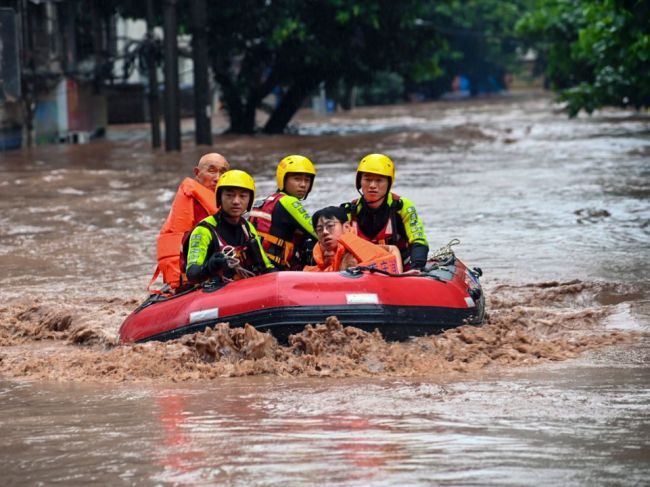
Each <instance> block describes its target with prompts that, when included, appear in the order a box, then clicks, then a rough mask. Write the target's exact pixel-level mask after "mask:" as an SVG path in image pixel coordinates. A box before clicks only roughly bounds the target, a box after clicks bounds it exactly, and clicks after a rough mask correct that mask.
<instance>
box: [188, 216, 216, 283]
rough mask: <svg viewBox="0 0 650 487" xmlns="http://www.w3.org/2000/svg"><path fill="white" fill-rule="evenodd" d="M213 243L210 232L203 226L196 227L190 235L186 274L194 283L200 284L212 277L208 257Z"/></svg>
mask: <svg viewBox="0 0 650 487" xmlns="http://www.w3.org/2000/svg"><path fill="white" fill-rule="evenodd" d="M211 241H212V234H211V233H210V230H208V229H207V228H205V227H202V226H198V227H196V228H195V229H194V230H193V231H192V234H191V235H190V239H189V242H188V244H189V249H188V251H187V265H186V266H185V273H186V274H187V279H188V280H189V281H190V282H192V283H199V282H202V281H205V280H206V279H208V278H209V277H210V269H209V265H208V259H207V255H208V247H209V246H210V242H211Z"/></svg>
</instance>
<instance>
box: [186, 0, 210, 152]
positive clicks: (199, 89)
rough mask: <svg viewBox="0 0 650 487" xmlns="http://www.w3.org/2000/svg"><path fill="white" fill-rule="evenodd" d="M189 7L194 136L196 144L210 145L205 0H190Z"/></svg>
mask: <svg viewBox="0 0 650 487" xmlns="http://www.w3.org/2000/svg"><path fill="white" fill-rule="evenodd" d="M191 9H192V59H193V60H194V120H195V123H194V126H195V132H196V133H195V137H196V143H197V145H200V144H204V145H212V124H211V121H212V120H211V118H212V100H211V98H212V97H211V93H210V83H209V80H208V47H207V39H206V37H207V33H206V17H207V12H206V8H205V0H192V1H191Z"/></svg>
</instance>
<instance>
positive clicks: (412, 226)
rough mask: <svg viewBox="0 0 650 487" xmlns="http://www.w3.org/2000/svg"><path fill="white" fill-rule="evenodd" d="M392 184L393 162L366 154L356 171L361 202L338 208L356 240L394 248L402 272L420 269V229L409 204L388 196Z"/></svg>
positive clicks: (424, 246)
mask: <svg viewBox="0 0 650 487" xmlns="http://www.w3.org/2000/svg"><path fill="white" fill-rule="evenodd" d="M394 182H395V165H394V164H393V161H392V160H391V159H390V158H389V157H388V156H386V155H384V154H368V155H367V156H366V157H364V158H363V159H361V161H360V162H359V166H358V167H357V175H356V186H357V191H358V192H359V194H360V195H361V198H358V199H355V200H352V202H350V203H343V205H341V206H342V207H343V208H345V209H346V211H347V212H348V215H349V219H350V222H351V224H352V226H353V228H354V230H355V232H356V234H357V235H358V236H359V237H361V238H364V239H366V240H368V241H370V242H373V243H377V244H384V245H386V244H388V245H395V246H397V248H398V249H399V250H400V253H401V255H402V261H403V264H404V269H405V270H408V269H422V268H423V267H424V266H425V265H426V262H427V255H428V253H429V243H428V242H427V238H426V233H425V231H424V225H423V224H422V221H421V220H420V218H419V217H418V214H417V210H416V209H415V206H414V205H413V203H412V202H411V200H409V199H407V198H403V197H401V196H398V195H397V194H395V193H391V192H390V189H391V187H392V185H393V183H394Z"/></svg>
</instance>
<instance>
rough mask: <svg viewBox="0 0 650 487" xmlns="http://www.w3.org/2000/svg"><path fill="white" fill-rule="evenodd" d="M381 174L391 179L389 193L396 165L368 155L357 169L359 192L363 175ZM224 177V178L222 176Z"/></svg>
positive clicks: (381, 157) (383, 157)
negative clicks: (365, 173)
mask: <svg viewBox="0 0 650 487" xmlns="http://www.w3.org/2000/svg"><path fill="white" fill-rule="evenodd" d="M364 172H369V173H371V174H379V175H380V176H386V177H387V178H388V179H389V182H388V191H390V187H391V186H392V185H393V181H394V180H395V164H394V163H393V161H392V160H391V159H390V157H388V156H386V155H384V154H368V155H367V156H366V157H364V158H363V159H361V161H360V162H359V166H358V167H357V190H359V189H361V173H364ZM222 177H223V176H222Z"/></svg>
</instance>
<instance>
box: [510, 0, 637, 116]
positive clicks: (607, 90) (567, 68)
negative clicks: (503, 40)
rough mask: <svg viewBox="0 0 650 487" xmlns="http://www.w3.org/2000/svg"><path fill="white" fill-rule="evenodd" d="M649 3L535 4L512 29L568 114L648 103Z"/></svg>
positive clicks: (559, 0)
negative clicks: (535, 57)
mask: <svg viewBox="0 0 650 487" xmlns="http://www.w3.org/2000/svg"><path fill="white" fill-rule="evenodd" d="M649 19H650V1H648V0H538V1H537V4H536V8H535V10H534V11H532V12H530V13H528V14H527V15H526V16H524V17H523V18H522V19H521V21H520V22H519V24H518V25H517V31H518V32H519V34H520V35H521V37H522V39H524V40H525V42H526V43H527V45H528V46H530V47H533V48H534V49H535V50H536V51H537V52H538V55H539V60H540V62H541V63H542V65H543V67H544V69H545V74H546V76H547V78H548V81H549V82H550V85H551V88H553V89H554V90H557V91H558V92H559V100H560V101H563V102H566V108H567V110H568V112H569V115H570V116H575V115H577V114H578V113H579V112H580V111H581V110H585V111H586V112H587V113H592V112H593V111H594V110H595V109H597V108H599V107H602V106H607V105H609V106H622V107H625V106H633V107H635V108H636V109H640V108H642V107H647V106H648V105H649V103H650V20H649Z"/></svg>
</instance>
